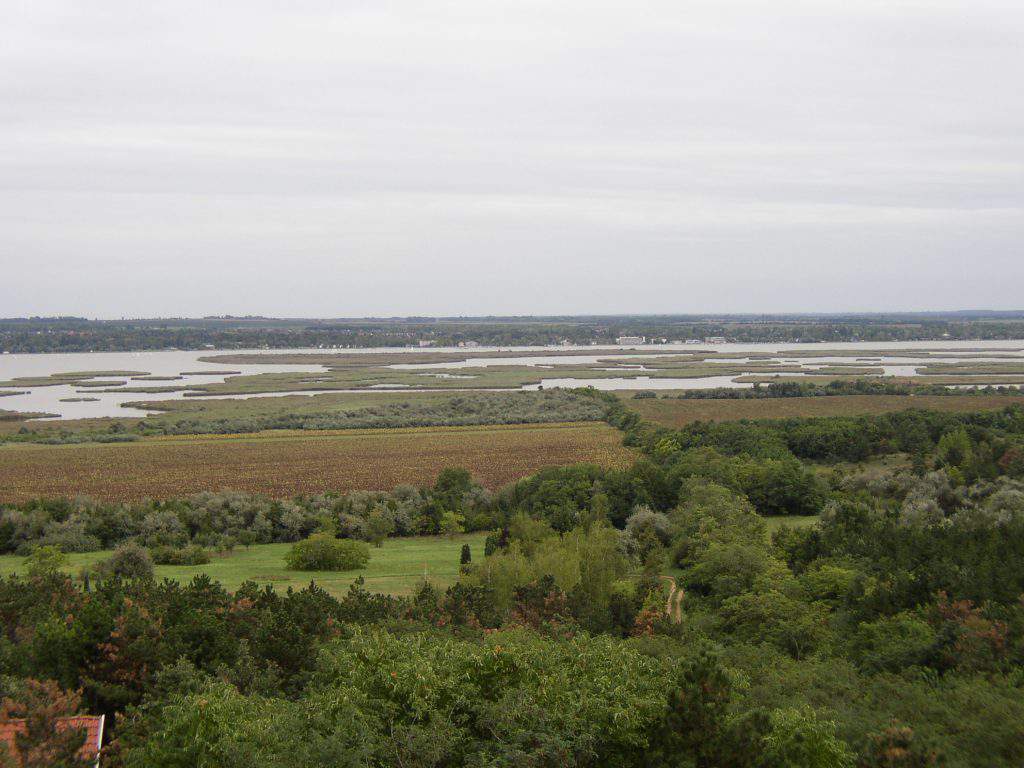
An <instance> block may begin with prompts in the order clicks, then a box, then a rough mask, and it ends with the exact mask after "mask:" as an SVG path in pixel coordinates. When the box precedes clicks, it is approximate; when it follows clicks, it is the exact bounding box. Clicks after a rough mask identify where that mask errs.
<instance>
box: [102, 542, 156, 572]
mask: <svg viewBox="0 0 1024 768" xmlns="http://www.w3.org/2000/svg"><path fill="white" fill-rule="evenodd" d="M96 570H97V572H98V573H99V574H100V575H102V576H120V577H121V578H123V579H152V578H153V559H152V558H151V557H150V556H149V552H148V551H147V550H146V549H144V548H143V547H141V546H139V545H138V544H136V543H135V542H134V541H126V542H125V543H124V544H122V545H121V546H119V547H118V548H117V549H115V550H114V554H112V555H111V556H110V557H109V558H108V559H106V560H104V561H102V562H99V563H97V564H96Z"/></svg>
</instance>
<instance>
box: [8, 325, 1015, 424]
mask: <svg viewBox="0 0 1024 768" xmlns="http://www.w3.org/2000/svg"><path fill="white" fill-rule="evenodd" d="M623 349H625V350H629V349H637V350H643V351H644V352H648V351H649V350H652V349H656V350H657V353H658V355H678V354H681V353H687V352H709V351H712V352H718V353H721V354H736V353H740V354H743V353H747V354H750V355H755V356H760V355H770V356H771V359H770V360H763V359H760V360H759V359H753V360H751V359H743V358H741V359H737V360H728V361H723V362H727V363H728V364H730V365H737V366H739V367H742V365H743V364H744V363H745V362H748V363H751V364H763V363H766V362H793V363H803V364H810V365H812V366H813V367H820V366H826V365H830V364H834V363H855V362H856V363H859V364H861V365H864V366H881V367H882V369H883V371H884V373H885V375H890V376H914V375H916V371H915V368H916V366H917V365H920V364H923V363H927V362H932V363H935V362H955V358H944V357H939V356H935V357H927V358H926V357H920V358H907V357H891V356H886V355H885V354H884V353H885V352H886V351H896V350H898V351H901V352H905V351H913V350H949V351H950V352H963V351H966V350H979V351H981V352H982V356H980V357H977V358H972V360H971V362H986V361H992V362H999V361H1003V362H1006V360H1005V359H1002V358H999V357H987V356H985V355H984V354H983V352H984V351H990V352H992V353H993V354H996V353H998V354H999V355H1007V354H1012V355H1013V356H1014V357H1019V358H1020V359H1021V360H1024V341H990V342H986V341H965V342H940V341H922V342H847V343H835V344H715V345H703V344H700V345H698V344H685V345H680V344H675V345H673V344H663V345H658V346H657V347H652V346H644V347H616V346H609V347H590V346H588V347H557V348H553V347H474V348H473V349H472V350H466V349H460V348H433V347H432V348H429V349H426V350H424V349H419V348H409V349H395V348H387V347H385V348H373V349H344V350H322V349H278V350H224V351H218V350H194V351H190V352H185V351H178V350H171V351H153V352H82V353H71V354H34V355H33V354H20V355H0V380H2V379H13V378H19V377H25V376H50V375H51V374H55V373H70V372H74V371H111V370H132V371H144V372H145V373H147V374H148V375H150V376H182V378H181V379H176V380H172V381H148V382H147V381H131V380H129V381H128V383H127V386H155V387H159V386H186V385H199V384H211V383H219V382H223V381H224V379H225V378H227V376H226V375H225V374H224V373H223V372H224V371H227V370H231V371H238V372H240V373H241V374H244V375H251V374H257V373H320V372H323V371H324V368H323V366H320V365H298V364H287V365H270V364H250V365H235V364H230V365H226V364H224V363H207V362H202V361H200V360H199V358H200V357H208V356H211V355H216V354H239V353H260V354H283V353H310V354H325V353H330V352H335V351H336V352H339V353H346V354H349V353H374V352H390V353H394V355H395V363H394V364H393V365H392V367H394V368H396V369H401V370H423V371H424V386H423V389H424V390H426V389H429V388H430V386H429V380H430V378H431V377H434V376H438V377H442V376H443V377H445V378H465V379H466V388H467V389H472V378H470V377H468V376H466V375H465V374H459V373H458V369H460V368H468V367H480V366H489V365H526V366H534V367H537V368H554V367H555V366H559V365H566V364H579V365H590V366H596V365H597V364H598V362H599V361H600V360H601V359H602V358H605V357H607V356H608V354H607V353H608V352H609V351H610V350H623ZM823 349H828V350H833V349H834V350H871V351H872V352H876V351H877V352H878V353H879V354H877V355H868V354H866V355H865V357H866V358H867V357H870V358H871V359H864V360H858V359H857V358H854V357H828V358H814V359H813V360H811V359H809V358H806V357H800V356H799V352H800V351H803V350H807V351H808V352H815V351H818V350H823ZM566 350H574V351H580V352H584V353H585V354H581V355H576V356H572V357H566V356H564V355H556V354H551V353H552V352H554V351H559V352H564V351H566ZM784 350H785V351H792V352H793V353H795V354H789V355H785V356H780V355H779V352H781V351H784ZM424 351H429V352H458V353H463V354H466V355H468V356H469V357H467V359H466V360H465V361H459V362H452V363H439V364H409V363H402V362H401V359H402V355H403V354H407V353H410V352H424ZM502 351H504V352H517V353H518V352H536V353H537V354H535V355H530V356H528V357H492V358H479V357H472V355H473V354H475V353H479V352H502ZM657 359H658V357H657V356H651V355H645V360H646V364H645V365H638V366H635V367H634V368H632V369H631V370H635V371H636V372H637V376H636V377H621V378H612V379H572V378H560V377H558V376H557V375H555V371H554V370H553V371H552V373H553V375H552V377H551V378H547V379H544V380H543V382H542V384H541V385H533V386H529V387H526V389H537V388H538V386H544V387H545V388H552V387H574V386H588V385H589V386H594V387H596V388H598V389H606V390H613V389H708V388H712V387H745V386H750V385H748V384H739V383H736V382H734V381H733V378H734V377H733V376H712V377H704V378H649V377H645V376H644V375H643V372H644V370H651V369H655V368H657ZM601 367H602V368H604V367H605V366H601ZM617 370H618V369H617ZM204 371H209V373H203V372H204ZM427 371H433V372H434V373H427ZM186 372H188V375H183V374H185V373H186ZM811 372H812V373H813V371H811ZM785 375H794V374H785ZM127 378H128V377H124V376H121V377H112V378H111V379H110V381H111V382H112V383H113V382H117V381H124V380H125V379H127ZM0 391H4V390H0ZM8 391H11V390H8ZM17 391H20V392H24V393H25V394H17V395H12V396H7V397H0V409H5V410H12V411H43V412H47V413H55V414H59V415H60V418H63V419H78V418H95V417H104V416H142V415H145V414H146V412H145V411H142V410H138V409H135V408H126V407H123V404H124V403H128V402H138V401H140V400H176V399H180V398H182V397H184V393H183V392H161V393H146V394H140V393H127V392H126V393H119V392H95V391H90V390H89V388H84V387H81V386H76V385H59V386H48V387H18V388H17ZM337 391H339V390H317V391H308V390H307V391H304V392H299V393H292V392H278V393H273V394H272V395H268V394H257V395H232V396H230V397H231V399H242V398H248V397H281V396H285V395H290V394H301V395H314V394H318V393H322V392H337ZM362 391H365V390H362ZM375 391H379V392H387V391H390V392H410V391H422V390H421V389H419V388H416V389H413V388H409V387H378V388H376V389H375ZM68 398H96V400H95V401H88V402H61V401H62V400H66V399H68Z"/></svg>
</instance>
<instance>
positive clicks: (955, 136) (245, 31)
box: [0, 0, 1024, 317]
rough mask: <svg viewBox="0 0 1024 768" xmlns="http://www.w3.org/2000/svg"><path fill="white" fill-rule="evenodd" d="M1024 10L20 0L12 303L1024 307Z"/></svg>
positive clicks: (10, 146)
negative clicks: (64, 0) (62, 0)
mask: <svg viewBox="0 0 1024 768" xmlns="http://www.w3.org/2000/svg"><path fill="white" fill-rule="evenodd" d="M1022 39H1024V5H1022V4H1021V3H1020V2H1019V0H1007V1H1006V2H995V1H994V0H970V2H968V0H962V1H960V2H950V1H948V0H915V1H914V2H901V1H900V0H814V1H811V0H807V1H806V2H796V1H794V0H773V1H772V2H768V1H767V0H758V2H735V1H733V0H707V1H706V2H705V1H702V0H696V1H695V0H686V1H680V0H666V1H664V2H662V1H660V0H655V1H649V2H648V1H644V0H640V1H636V0H634V1H633V2H623V1H620V2H605V1H604V0H518V1H517V2H504V1H502V0H449V1H445V0H435V1H434V2H422V0H419V1H416V2H413V1H410V2H404V1H402V0H397V1H394V2H388V0H366V1H365V2H351V1H349V0H324V1H323V2H317V1H313V0H288V1H287V2H285V1H284V0H275V1H273V2H272V1H271V0H245V2H236V1H235V0H217V1H216V2H210V0H203V1H202V2H191V1H190V0H169V1H167V2H161V1H159V0H157V1H154V2H138V0H98V1H97V2H82V0H68V1H67V2H55V1H53V0H8V2H7V3H6V4H5V6H4V12H3V21H2V25H0V316H15V315H26V314H53V313H66V314H72V313H73V314H81V315H86V316H94V317H120V316H123V315H127V316H158V315H201V314H215V313H216V314H219V313H234V314H244V313H259V314H266V315H280V316H361V315H370V314H374V315H394V314H400V315H406V314H492V313H493V314H504V313H524V314H525V313H559V314H568V313H582V312H590V313H618V312H701V311H735V312H743V311H757V312H761V311H832V310H835V311H840V310H841V311H848V310H894V309H907V310H918V309H955V308H1002V309H1009V308H1022V307H1024V295H1022V294H1024V291H1022V288H1024V247H1022V244H1024V95H1022V94H1024V46H1022V45H1021V40H1022Z"/></svg>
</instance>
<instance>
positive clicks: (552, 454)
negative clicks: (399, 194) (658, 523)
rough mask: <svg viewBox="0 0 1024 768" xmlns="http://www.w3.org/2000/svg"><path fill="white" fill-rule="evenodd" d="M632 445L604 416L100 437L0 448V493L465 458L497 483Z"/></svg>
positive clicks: (7, 496) (152, 491) (393, 474)
mask: <svg viewBox="0 0 1024 768" xmlns="http://www.w3.org/2000/svg"><path fill="white" fill-rule="evenodd" d="M634 458H635V453H634V452H633V451H632V450H630V449H628V448H625V447H624V446H623V445H622V434H621V433H620V432H619V431H618V430H616V429H613V428H612V427H610V426H608V425H607V424H604V423H594V422H588V423H568V424H544V425H514V426H484V427H436V428H435V427H430V428H419V429H387V430H337V431H329V432H313V431H311V430H310V431H304V432H303V433H301V434H297V433H289V432H286V431H280V430H278V431H273V432H260V433H255V434H246V435H200V436H193V437H167V438H149V439H144V440H140V441H138V442H134V443H116V444H103V445H95V444H94V445H34V444H27V443H20V444H8V445H3V446H0V501H7V502H19V501H27V500H29V499H32V498H38V497H60V496H77V495H83V496H90V497H93V498H96V499H101V500H105V501H133V500H138V499H143V498H167V497H173V496H181V495H184V494H188V493H193V492H196V491H202V490H222V489H231V490H238V491H247V492H250V493H264V494H268V495H270V496H275V497H282V498H283V497H290V496H295V495H298V494H303V493H316V492H320V491H326V490H337V491H349V490H391V489H392V488H394V487H395V486H396V485H399V484H401V483H412V484H414V485H425V484H430V483H433V481H434V479H435V478H436V476H437V474H438V473H439V472H440V471H441V470H442V469H444V468H445V467H465V468H466V469H468V470H470V472H472V473H473V475H474V476H475V477H477V478H478V479H479V480H480V481H481V482H482V483H483V484H484V485H486V486H487V487H489V488H497V487H499V486H501V485H504V484H506V483H509V482H511V481H513V480H517V479H519V478H521V477H525V476H526V475H529V474H532V473H533V472H536V471H537V470H539V469H542V468H544V467H549V466H557V465H562V464H571V463H575V462H592V463H595V464H600V465H603V466H609V467H621V466H625V465H627V464H629V463H630V462H631V461H633V459H634Z"/></svg>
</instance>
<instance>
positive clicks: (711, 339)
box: [704, 336, 725, 344]
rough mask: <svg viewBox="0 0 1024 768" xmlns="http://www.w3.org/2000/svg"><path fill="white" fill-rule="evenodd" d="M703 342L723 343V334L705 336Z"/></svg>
mask: <svg viewBox="0 0 1024 768" xmlns="http://www.w3.org/2000/svg"><path fill="white" fill-rule="evenodd" d="M704 343H705V344H725V336H705V337H704Z"/></svg>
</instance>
